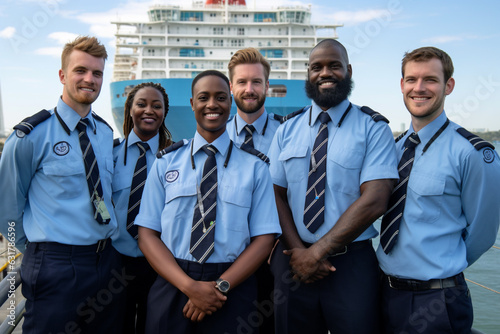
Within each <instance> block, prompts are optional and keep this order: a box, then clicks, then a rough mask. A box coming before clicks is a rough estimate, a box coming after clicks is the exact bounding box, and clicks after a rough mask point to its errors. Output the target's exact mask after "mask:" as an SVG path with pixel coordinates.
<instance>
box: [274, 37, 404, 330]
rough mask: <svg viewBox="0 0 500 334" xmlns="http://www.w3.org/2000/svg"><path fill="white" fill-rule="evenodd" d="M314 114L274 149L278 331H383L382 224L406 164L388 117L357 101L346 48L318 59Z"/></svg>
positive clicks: (314, 54)
mask: <svg viewBox="0 0 500 334" xmlns="http://www.w3.org/2000/svg"><path fill="white" fill-rule="evenodd" d="M307 73H308V77H307V80H306V92H307V95H308V96H309V97H310V98H311V99H312V106H308V107H306V108H304V109H303V110H302V111H301V112H299V113H297V114H295V115H293V117H286V118H288V120H286V121H285V122H284V123H283V124H282V125H281V126H280V127H279V128H278V130H277V131H276V134H275V137H274V139H273V142H272V144H271V148H270V150H269V157H270V160H271V163H270V171H271V177H272V180H273V183H274V189H275V197H276V205H277V208H278V214H279V218H280V224H281V228H282V233H283V234H282V236H281V238H280V242H279V244H278V246H277V247H276V249H275V251H274V253H273V256H272V258H271V271H272V272H273V274H274V277H275V290H274V291H275V317H276V333H325V334H326V333H327V332H328V331H330V332H331V333H343V334H346V333H352V334H354V333H355V334H360V333H366V334H373V333H378V326H379V324H378V318H379V316H378V315H379V314H378V307H379V276H378V263H377V258H376V256H375V252H374V249H373V247H372V244H371V239H372V238H374V237H376V236H377V231H376V230H375V228H374V227H373V226H372V223H373V222H374V221H375V220H376V219H377V218H378V217H379V216H380V215H382V214H383V213H384V212H385V209H386V207H387V202H388V199H389V196H390V194H391V192H392V189H393V185H394V180H395V179H397V177H398V173H397V169H396V166H397V163H396V152H395V146H394V139H393V137H392V133H391V130H390V129H389V127H388V125H387V124H386V123H385V122H384V121H387V120H386V119H385V118H384V117H383V116H382V115H380V114H378V113H376V112H374V111H373V110H371V109H369V108H367V107H358V106H356V105H354V104H352V103H351V102H350V101H349V100H348V96H349V94H350V92H351V87H352V82H351V76H352V68H351V65H350V64H349V59H348V56H347V52H346V50H345V48H344V46H343V45H342V44H340V43H339V42H337V41H336V40H333V39H326V40H323V41H321V42H320V43H318V45H316V46H315V47H314V48H313V50H312V51H311V53H310V55H309V67H308V71H307Z"/></svg>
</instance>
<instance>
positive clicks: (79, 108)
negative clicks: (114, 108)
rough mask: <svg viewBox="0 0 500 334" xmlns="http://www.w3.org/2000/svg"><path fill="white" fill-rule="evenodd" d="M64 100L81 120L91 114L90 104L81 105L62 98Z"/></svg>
mask: <svg viewBox="0 0 500 334" xmlns="http://www.w3.org/2000/svg"><path fill="white" fill-rule="evenodd" d="M62 100H63V102H64V103H66V104H67V105H68V106H69V107H70V108H71V109H73V110H74V111H75V112H76V113H77V114H78V115H79V116H80V117H81V118H84V117H85V116H87V115H88V114H89V112H90V106H91V105H90V104H81V103H76V102H73V101H69V100H68V99H67V98H65V97H64V95H63V96H62Z"/></svg>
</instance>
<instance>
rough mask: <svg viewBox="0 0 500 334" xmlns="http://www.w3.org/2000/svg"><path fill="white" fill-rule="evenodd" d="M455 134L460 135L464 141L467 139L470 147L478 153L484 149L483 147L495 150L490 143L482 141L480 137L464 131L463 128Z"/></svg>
mask: <svg viewBox="0 0 500 334" xmlns="http://www.w3.org/2000/svg"><path fill="white" fill-rule="evenodd" d="M457 132H458V133H459V134H460V135H462V136H463V137H464V138H465V139H467V140H468V141H469V142H470V143H471V144H472V146H474V148H475V149H476V150H478V151H479V150H480V149H482V148H485V147H489V148H491V149H493V150H494V149H495V146H493V144H492V143H490V142H489V141H486V140H484V139H482V138H481V137H479V136H477V135H475V134H473V133H471V132H469V131H467V130H465V129H464V128H458V129H457Z"/></svg>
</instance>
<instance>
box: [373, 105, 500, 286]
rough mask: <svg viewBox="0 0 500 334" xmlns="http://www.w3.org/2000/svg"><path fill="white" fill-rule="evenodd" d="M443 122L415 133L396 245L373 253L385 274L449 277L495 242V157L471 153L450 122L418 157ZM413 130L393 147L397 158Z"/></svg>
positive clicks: (498, 212)
mask: <svg viewBox="0 0 500 334" xmlns="http://www.w3.org/2000/svg"><path fill="white" fill-rule="evenodd" d="M445 121H446V114H445V112H444V111H443V113H442V114H441V115H440V116H439V117H438V118H436V119H435V120H434V121H432V122H431V123H430V124H428V125H427V126H425V127H424V128H423V129H421V130H420V131H419V132H418V136H419V138H420V141H421V143H420V144H419V145H418V146H417V147H416V150H415V160H414V162H413V167H412V170H411V174H410V179H409V180H408V188H407V192H406V204H405V209H404V212H403V219H402V220H401V224H400V230H399V235H398V240H397V243H396V244H395V246H394V248H393V249H392V251H391V252H390V253H389V254H388V255H387V254H385V253H384V252H383V250H382V249H381V248H380V247H379V248H378V249H377V257H378V259H379V262H380V267H381V268H382V270H383V271H384V272H385V273H386V274H387V275H391V276H397V277H402V278H412V279H417V280H425V281H426V280H429V279H436V278H447V277H451V276H454V275H456V274H458V273H460V272H462V271H463V270H464V269H465V268H467V266H468V265H471V264H472V263H473V262H474V261H476V260H477V259H478V258H479V257H480V256H481V254H483V253H484V252H485V251H486V250H488V249H489V248H490V247H491V246H492V245H493V243H494V242H495V238H496V235H497V232H498V224H499V222H500V197H499V196H498V191H499V189H500V160H499V158H498V154H497V153H496V152H494V151H493V150H492V149H489V148H483V149H481V150H479V151H477V150H476V149H475V148H474V147H473V146H472V145H471V143H470V142H469V141H468V140H467V139H465V138H464V137H463V136H461V135H460V134H459V133H458V132H457V131H456V129H457V128H459V127H460V126H459V125H457V124H455V123H453V122H450V124H449V125H448V127H447V128H446V129H445V130H444V132H443V133H441V135H440V136H439V137H438V138H437V139H436V140H435V141H434V142H433V143H432V144H431V145H430V146H429V148H428V150H427V151H426V152H425V153H423V152H422V151H423V149H424V147H425V145H426V144H427V143H428V142H429V140H430V139H431V138H432V136H433V135H434V134H435V133H436V132H437V131H438V129H439V128H441V126H442V125H443V124H444V123H445ZM413 132H414V130H413V126H411V127H410V129H409V130H408V132H407V134H406V135H405V136H404V137H403V138H401V140H399V141H398V143H397V144H396V145H397V153H398V157H399V159H401V156H402V154H403V144H404V142H405V140H406V138H407V137H408V136H409V135H410V134H412V133H413ZM485 151H486V153H485ZM488 154H491V155H490V156H489V157H492V159H493V161H490V160H491V158H488ZM488 161H489V162H488Z"/></svg>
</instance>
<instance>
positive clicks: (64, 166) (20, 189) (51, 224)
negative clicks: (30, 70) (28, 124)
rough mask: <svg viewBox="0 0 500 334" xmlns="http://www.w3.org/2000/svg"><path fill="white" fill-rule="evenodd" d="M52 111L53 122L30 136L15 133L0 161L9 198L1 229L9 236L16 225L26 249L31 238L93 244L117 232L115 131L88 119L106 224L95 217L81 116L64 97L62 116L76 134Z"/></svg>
mask: <svg viewBox="0 0 500 334" xmlns="http://www.w3.org/2000/svg"><path fill="white" fill-rule="evenodd" d="M50 113H51V114H52V115H51V117H50V118H48V119H47V120H45V121H43V122H42V123H40V124H38V125H37V126H36V127H35V128H34V129H33V130H32V131H31V132H30V133H29V134H27V135H25V136H24V137H22V138H19V137H17V136H16V134H15V133H13V134H12V135H11V136H10V137H9V138H8V139H7V141H6V143H5V147H4V151H3V154H2V158H1V159H0V175H1V177H0V189H2V192H3V194H5V196H2V200H1V201H0V213H1V214H0V219H1V220H0V228H1V232H2V233H5V232H6V230H7V224H8V222H15V226H16V239H17V242H16V245H17V247H18V248H19V249H20V250H22V251H23V250H24V246H25V242H26V238H27V239H28V240H29V241H30V242H44V241H53V242H59V243H62V244H71V245H91V244H95V243H96V242H97V241H99V240H100V239H105V238H107V237H110V236H111V235H112V234H113V233H114V232H115V231H116V229H117V223H116V218H115V214H114V210H113V205H112V204H111V178H112V175H113V158H112V157H113V131H112V130H111V129H110V128H109V127H108V126H107V125H106V124H104V123H103V122H100V121H98V120H96V119H95V118H94V117H93V115H92V113H89V114H88V115H87V116H86V118H88V119H89V120H90V124H89V125H88V126H87V135H88V136H89V139H90V142H91V144H92V148H93V150H94V154H95V156H96V158H97V164H98V166H99V174H100V177H101V184H102V190H103V194H104V196H103V197H104V203H105V204H106V207H107V209H108V211H109V214H110V215H111V220H110V222H109V224H107V225H100V224H99V223H98V222H97V221H96V220H95V219H94V211H93V205H92V204H91V202H90V195H89V191H88V186H87V180H86V172H85V166H84V162H83V158H82V151H81V148H80V142H79V140H78V130H76V125H77V123H78V121H79V120H80V116H79V115H78V114H77V113H76V112H75V111H74V110H73V109H71V108H70V107H69V106H68V105H67V104H66V103H64V102H63V101H62V99H59V101H58V103H57V113H58V114H59V116H60V117H61V119H62V121H63V122H64V124H66V126H67V128H68V129H69V130H70V134H69V135H68V133H67V132H66V131H65V129H64V128H63V126H62V125H61V123H60V122H59V120H58V119H57V117H56V115H54V111H53V110H50ZM23 228H24V229H23ZM4 235H6V234H4Z"/></svg>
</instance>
